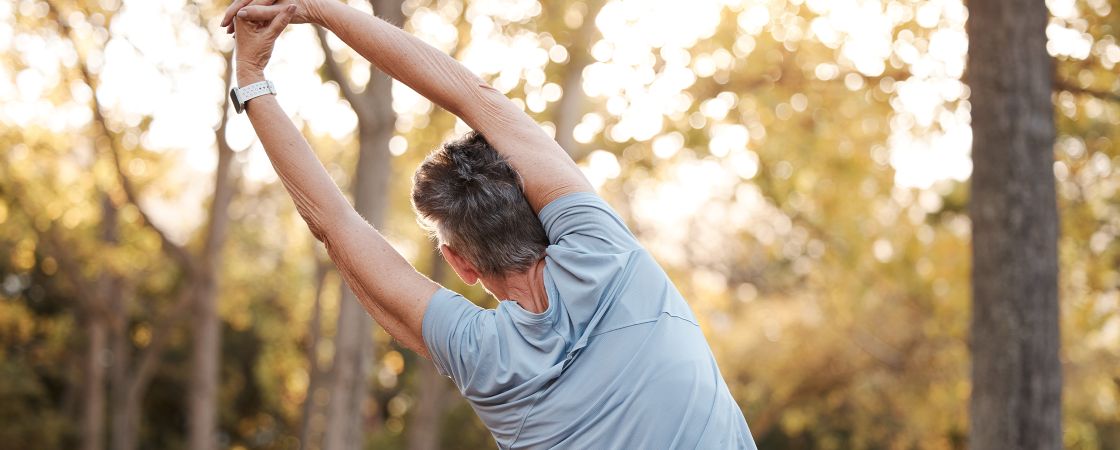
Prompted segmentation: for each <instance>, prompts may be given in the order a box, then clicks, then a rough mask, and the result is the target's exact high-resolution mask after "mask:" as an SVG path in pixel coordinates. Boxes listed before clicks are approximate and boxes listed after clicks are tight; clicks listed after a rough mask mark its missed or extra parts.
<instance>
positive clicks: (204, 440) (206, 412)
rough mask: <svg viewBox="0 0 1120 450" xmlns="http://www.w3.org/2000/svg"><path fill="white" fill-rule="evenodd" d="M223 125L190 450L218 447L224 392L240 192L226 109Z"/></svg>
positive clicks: (200, 291)
mask: <svg viewBox="0 0 1120 450" xmlns="http://www.w3.org/2000/svg"><path fill="white" fill-rule="evenodd" d="M224 56H225V59H226V71H225V80H226V89H227V90H228V89H229V87H230V83H231V81H230V80H231V79H232V75H233V71H232V66H233V61H232V60H231V56H232V55H231V54H230V53H226V54H225V55H224ZM222 111H223V112H222V117H221V122H220V123H219V124H218V128H217V129H216V130H215V132H214V134H215V141H216V142H217V144H218V145H217V147H218V148H217V151H218V166H217V168H216V169H215V170H214V194H213V197H212V199H211V201H210V214H209V219H208V222H207V225H206V235H205V241H204V242H203V246H202V253H201V254H200V255H199V257H198V259H197V261H198V264H197V266H196V267H197V270H195V271H194V272H193V273H195V274H196V276H197V280H196V285H195V289H194V294H195V296H194V300H193V306H194V322H193V325H194V333H193V338H194V344H193V347H192V353H191V373H192V376H191V382H190V393H189V394H188V408H189V429H190V436H189V445H190V448H191V449H192V450H212V449H216V448H218V437H219V436H218V387H219V385H220V383H221V381H220V379H219V375H220V371H221V356H222V353H221V352H222V323H221V318H220V317H218V283H219V278H220V273H221V272H220V270H219V269H220V267H221V252H222V247H223V246H224V245H225V241H226V234H227V231H228V228H229V204H230V202H231V201H232V200H233V195H234V193H235V192H236V190H237V187H236V186H237V178H236V177H234V176H233V175H232V174H231V172H232V167H233V164H234V161H233V149H232V148H230V146H229V143H228V142H227V141H226V133H225V130H226V121H227V119H228V117H227V114H228V108H225V109H223V110H222Z"/></svg>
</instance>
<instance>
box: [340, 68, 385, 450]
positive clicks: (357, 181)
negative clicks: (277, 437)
mask: <svg viewBox="0 0 1120 450" xmlns="http://www.w3.org/2000/svg"><path fill="white" fill-rule="evenodd" d="M381 77H384V75H381ZM383 83H384V84H385V85H388V81H387V80H384V81H383ZM370 90H376V84H375V83H374V82H372V81H371V83H370V86H367V87H366V91H367V92H369V91H370ZM387 91H388V87H387V86H386V88H385V90H384V91H383V92H386V93H385V94H384V95H385V97H386V98H383V99H382V100H381V102H382V104H383V105H384V107H385V108H391V105H392V103H391V102H390V101H389V100H388V99H387V97H388V96H389V94H388V92H387ZM388 115H390V116H392V117H393V119H394V120H387V123H385V124H378V123H372V124H371V123H369V122H365V123H359V125H358V126H359V133H358V134H359V137H360V139H361V142H360V144H359V152H360V153H359V155H358V166H357V169H356V173H355V177H354V207H355V208H356V209H357V211H358V214H361V216H362V217H364V218H365V219H366V220H367V221H369V222H370V223H371V224H372V225H373V226H374V227H375V228H380V227H381V226H382V225H383V224H384V222H385V220H384V216H385V207H386V203H387V195H386V194H388V192H387V191H388V187H389V183H388V181H389V156H390V153H389V139H390V138H391V137H392V135H393V122H394V121H395V115H394V114H392V110H391V109H390V110H389V114H388ZM340 302H341V303H340V304H339V307H338V332H337V334H336V335H335V356H334V366H333V368H332V372H333V377H332V381H334V385H333V386H332V389H331V402H330V404H329V406H328V408H327V431H326V435H325V436H324V439H325V447H324V448H326V449H327V450H343V449H354V448H361V447H362V446H363V433H362V429H363V421H364V418H365V417H366V415H365V409H366V405H367V404H368V399H369V398H368V397H369V393H368V392H367V389H366V388H367V380H368V379H369V375H370V373H371V372H372V367H373V360H374V349H373V340H372V338H371V333H372V330H373V320H372V319H371V318H370V317H369V314H367V313H366V311H365V309H364V308H363V307H362V305H361V304H360V303H358V300H357V298H355V297H354V293H353V292H352V291H351V290H350V288H349V287H345V286H344V288H343V289H342V299H341V300H340Z"/></svg>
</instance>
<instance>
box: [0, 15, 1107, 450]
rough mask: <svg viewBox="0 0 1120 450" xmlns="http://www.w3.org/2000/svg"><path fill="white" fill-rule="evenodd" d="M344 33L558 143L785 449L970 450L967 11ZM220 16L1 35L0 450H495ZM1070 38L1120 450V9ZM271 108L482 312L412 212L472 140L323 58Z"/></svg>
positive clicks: (1091, 335)
mask: <svg viewBox="0 0 1120 450" xmlns="http://www.w3.org/2000/svg"><path fill="white" fill-rule="evenodd" d="M350 4H351V5H353V6H355V7H356V8H359V9H363V10H365V11H371V10H376V11H377V13H378V15H379V16H382V17H384V18H387V19H389V20H391V21H394V22H396V23H398V24H402V25H403V26H404V28H405V29H407V30H409V31H411V32H413V33H415V34H417V35H418V36H419V37H420V38H422V39H423V40H425V41H427V42H429V43H431V44H432V45H434V46H436V47H438V48H439V49H441V50H443V51H446V52H448V53H450V54H452V55H454V56H455V57H456V58H457V59H459V60H461V61H463V62H464V63H465V64H466V65H467V66H469V67H470V68H471V69H472V70H474V71H475V72H476V73H478V74H479V75H480V76H482V77H483V78H484V79H486V80H488V81H489V82H490V83H491V84H492V85H493V86H495V87H496V88H497V89H499V90H500V91H502V92H505V93H507V94H508V95H509V96H511V97H512V98H514V99H515V101H516V102H518V104H519V105H521V106H523V107H524V108H525V110H526V111H527V112H528V113H529V114H530V115H531V116H532V117H533V118H534V119H536V120H538V121H539V122H540V123H541V124H542V126H543V127H545V128H546V129H547V130H549V132H551V133H553V134H554V135H555V136H556V138H557V140H558V141H559V142H560V143H561V144H562V145H563V146H564V148H565V149H566V150H568V151H569V152H570V153H571V154H572V156H573V158H574V159H576V161H577V162H578V163H579V164H580V166H581V167H582V168H583V169H584V171H585V173H586V174H587V176H588V177H589V179H590V180H591V181H592V183H593V184H594V185H595V187H596V188H597V189H598V190H599V192H600V193H601V194H602V195H603V196H604V197H606V198H607V199H608V200H609V201H610V202H611V204H612V205H613V206H614V207H615V208H616V209H617V210H618V211H619V213H620V214H621V215H622V216H623V217H624V218H626V220H627V222H628V223H629V225H630V226H631V228H632V229H633V231H634V232H635V233H636V234H637V235H638V236H639V238H640V239H641V241H642V242H643V243H644V244H645V245H646V246H647V247H648V248H649V250H650V251H651V252H652V253H653V254H654V255H655V256H656V258H657V259H658V260H659V261H660V262H661V263H662V264H663V266H664V268H665V269H666V271H667V272H668V273H669V274H670V275H671V276H672V278H673V280H674V282H675V283H676V284H677V286H678V287H679V289H680V290H681V291H682V293H683V294H684V295H685V297H686V298H687V299H688V300H689V301H690V304H691V306H692V308H693V310H694V311H695V312H696V313H697V316H698V317H699V318H700V321H701V324H702V326H703V329H704V332H705V333H706V335H707V336H708V339H709V341H710V343H711V345H712V348H713V351H714V352H715V354H716V357H717V359H718V361H719V364H720V367H721V369H722V371H723V374H724V377H725V379H726V380H727V382H728V384H729V386H730V388H731V391H732V393H733V394H734V396H735V398H736V399H737V400H738V402H739V404H740V406H741V407H742V409H743V411H744V413H745V415H746V417H747V419H748V422H749V423H750V426H751V428H752V430H753V432H754V434H755V437H756V439H757V440H758V442H759V444H760V448H766V449H780V448H821V449H888V448H889V449H909V448H922V449H950V448H964V447H966V446H967V437H968V427H969V420H968V404H969V403H968V402H969V395H970V372H969V367H970V363H969V347H968V333H969V320H970V301H971V298H970V286H971V284H970V264H971V262H970V220H969V217H968V208H967V204H968V187H969V183H968V180H969V176H970V174H971V168H972V166H971V164H972V162H971V158H970V145H971V140H972V132H971V129H970V114H969V111H970V105H969V101H968V99H969V94H970V93H969V88H968V87H967V86H966V84H965V82H964V79H963V78H962V77H964V76H966V67H965V62H966V52H967V51H968V42H969V39H970V36H967V35H966V32H965V21H966V18H967V17H968V13H967V11H966V7H965V5H963V4H962V3H961V2H960V1H958V0H934V1H929V2H915V1H902V0H892V1H887V2H879V1H863V0H840V1H825V0H789V1H761V0H689V1H680V0H584V1H580V0H575V1H548V2H545V1H539V2H538V1H536V0H405V1H403V2H401V1H400V0H375V1H372V2H366V1H361V0H351V1H350ZM225 7H226V4H225V3H224V2H218V3H212V2H207V1H203V0H199V1H184V0H160V1H155V0H124V1H123V2H122V1H120V0H96V1H95V0H85V1H76V0H51V1H49V2H45V1H37V0H13V1H6V2H0V55H2V56H0V149H2V153H3V159H2V163H0V447H4V448H20V449H49V448H79V447H81V448H88V449H99V448H113V449H120V450H130V449H133V448H160V449H177V448H188V446H189V447H193V448H207V447H206V446H207V445H208V444H206V442H208V441H207V440H206V439H205V438H198V437H197V436H207V435H208V434H207V433H216V436H217V438H216V445H217V446H219V447H222V448H226V447H229V448H297V447H299V446H300V443H301V442H303V443H305V444H306V446H307V448H319V447H320V446H322V445H328V446H333V445H341V446H342V447H347V446H349V448H357V447H364V448H399V449H417V450H419V449H431V448H488V447H493V446H494V442H493V439H492V438H491V437H490V436H489V434H488V432H487V431H486V430H485V429H484V428H483V427H482V425H481V423H480V422H479V421H478V419H477V418H476V417H475V415H474V414H473V412H472V411H471V410H470V408H469V406H468V405H466V404H465V402H464V401H463V400H462V399H461V398H460V397H459V395H458V393H457V392H456V390H455V388H454V387H453V386H452V385H451V384H450V382H449V381H448V380H446V379H444V378H442V377H439V376H438V375H437V374H436V373H434V370H433V369H432V367H431V366H430V364H427V363H426V362H425V361H423V360H421V359H420V358H418V357H417V356H416V355H414V354H412V353H410V352H408V351H406V350H403V349H402V348H400V347H399V346H398V345H397V344H395V343H394V342H392V341H391V340H390V339H389V338H388V336H387V335H386V334H385V333H384V332H383V331H381V330H380V329H379V328H377V327H376V326H374V325H373V324H372V321H370V320H369V318H368V316H366V315H365V313H364V312H363V311H361V309H360V307H358V306H357V305H356V303H355V302H354V301H353V298H352V297H351V296H350V295H349V294H348V293H346V290H345V288H344V287H343V286H342V285H341V282H340V280H339V276H338V274H337V272H335V270H334V269H333V267H332V265H331V264H330V262H329V261H328V260H327V259H326V257H325V254H324V252H323V251H322V249H321V248H320V246H319V245H318V243H317V242H315V241H314V239H313V238H312V236H311V234H310V233H309V232H308V231H307V229H306V227H305V225H304V224H303V222H302V221H301V220H300V218H299V216H298V215H297V213H296V212H295V210H294V208H293V205H292V203H291V201H290V200H289V198H288V197H287V194H286V193H285V192H284V190H283V189H282V187H281V185H280V183H278V182H277V178H276V176H275V174H274V173H273V171H272V168H271V166H270V165H269V163H268V160H267V158H266V157H265V155H264V153H263V150H262V149H261V148H260V146H259V143H257V142H256V140H255V136H254V135H253V132H252V129H251V128H250V126H249V123H248V121H247V119H246V118H245V117H244V116H241V115H236V114H233V113H232V112H231V109H230V108H229V104H228V101H227V96H226V92H227V91H228V88H229V80H230V73H231V72H230V68H229V64H228V63H229V61H230V50H231V48H232V39H231V38H230V37H229V36H227V35H226V34H225V33H224V31H223V30H221V29H220V28H219V26H218V23H219V21H220V17H221V14H222V12H223V10H224V8H225ZM1023 7H1024V8H1032V7H1036V8H1042V7H1043V6H1042V2H1033V3H1030V4H1029V5H1027V4H1025V5H1024V6H1023ZM1045 7H1046V8H1048V9H1049V13H1050V18H1049V24H1048V25H1047V26H1046V27H1045V35H1046V39H1047V43H1046V50H1047V51H1048V53H1049V54H1050V56H1052V58H1053V64H1054V68H1053V80H1054V90H1053V94H1052V99H1053V104H1054V121H1055V125H1056V128H1057V138H1056V141H1055V145H1054V153H1053V156H1054V162H1053V175H1054V177H1055V178H1054V182H1055V183H1056V191H1057V198H1058V211H1059V212H1060V217H1061V228H1060V230H1061V231H1060V238H1059V242H1058V255H1059V266H1060V278H1059V280H1060V283H1059V298H1060V305H1061V309H1060V316H1059V318H1058V320H1060V325H1061V344H1062V348H1061V370H1062V377H1063V381H1064V390H1063V399H1062V400H1063V404H1062V420H1063V429H1064V432H1063V433H1064V445H1065V446H1066V447H1068V448H1071V449H1108V448H1112V449H1115V448H1120V409H1118V408H1120V404H1118V401H1120V274H1118V266H1120V242H1118V241H1117V239H1116V236H1117V234H1120V211H1118V208H1120V197H1118V196H1117V188H1118V187H1120V172H1118V171H1117V166H1120V95H1118V94H1117V93H1118V92H1120V81H1118V76H1117V73H1118V72H1120V68H1118V67H1117V65H1118V64H1120V45H1118V42H1117V37H1116V33H1117V32H1120V13H1118V12H1117V11H1116V9H1117V8H1120V2H1118V1H1115V0H1076V1H1075V0H1048V1H1046V2H1045ZM989 38H991V39H999V38H1000V37H999V36H971V39H973V40H976V39H989ZM1003 70H1006V71H1016V70H1025V69H1023V68H1017V67H1005V68H1003ZM267 75H268V77H269V78H270V79H272V80H274V81H275V82H276V84H277V87H278V90H279V101H280V103H281V104H282V105H283V107H284V108H285V110H286V111H287V112H288V113H289V114H290V115H291V116H292V117H293V119H294V120H295V121H296V123H297V126H298V127H299V128H301V129H302V130H303V132H304V134H305V136H306V137H307V138H308V140H309V141H310V142H311V143H312V147H313V148H314V149H315V150H316V152H317V153H318V155H319V156H320V158H321V159H322V160H323V162H324V164H325V165H326V167H327V168H328V170H329V172H330V173H331V175H332V176H333V177H334V178H335V179H336V181H337V182H338V183H339V185H340V186H341V187H342V188H343V189H344V191H346V192H348V193H352V194H353V196H354V197H355V198H357V200H358V208H359V210H360V211H361V212H362V213H363V214H364V215H365V216H366V217H367V218H368V219H369V220H370V221H371V222H373V223H375V224H376V225H378V227H379V229H380V230H382V232H383V233H384V234H385V235H386V236H387V237H388V239H389V240H390V241H391V242H392V243H393V245H394V246H395V247H396V248H397V249H398V250H400V251H401V252H402V253H403V254H404V255H406V257H407V258H408V259H409V260H410V261H412V262H413V264H414V265H416V267H417V268H418V270H420V271H421V272H424V273H426V274H428V275H429V276H431V277H433V278H435V279H437V280H438V281H441V282H443V283H445V284H447V285H449V286H450V287H452V288H453V289H456V290H458V291H460V292H463V293H465V294H467V295H468V297H470V298H472V299H474V300H476V301H478V302H480V303H482V304H488V303H489V302H490V301H491V300H489V299H487V298H486V295H485V293H484V292H482V291H481V290H480V289H479V288H477V287H467V286H463V285H462V284H461V283H460V282H459V280H458V279H457V278H456V277H455V276H454V274H453V273H452V272H450V271H449V270H447V268H446V267H444V265H443V264H442V262H441V261H440V260H439V259H438V258H436V257H435V256H434V253H433V251H432V245H431V244H430V242H429V241H428V238H427V237H426V236H425V235H424V234H423V232H422V231H421V229H420V228H419V227H418V226H417V225H416V222H415V219H414V216H413V213H412V211H411V209H410V205H409V202H408V192H409V188H410V183H411V174H412V172H413V170H414V168H415V167H416V166H417V165H418V163H419V162H420V160H421V159H422V158H423V157H424V156H425V154H426V153H427V152H428V151H429V150H430V149H432V148H434V147H435V146H437V145H438V143H439V142H441V141H443V140H445V139H447V138H449V137H452V136H455V135H457V134H459V133H462V132H463V131H465V129H466V128H465V127H464V125H463V124H462V123H461V122H458V121H457V120H456V119H455V118H454V117H453V116H451V115H450V114H449V113H447V112H446V111H443V110H440V109H439V108H436V107H433V105H432V104H431V103H430V102H428V101H427V100H425V99H423V98H421V97H419V96H418V95H417V94H416V93H414V92H413V91H411V90H410V89H408V88H407V87H405V86H402V85H400V84H398V83H390V82H388V81H387V80H385V79H384V78H383V76H382V75H380V74H379V73H376V72H373V73H371V71H370V68H369V65H368V64H367V63H366V62H365V61H364V60H362V59H361V58H360V57H358V56H357V55H356V54H355V53H354V52H352V51H350V50H349V49H347V48H346V47H345V46H344V45H342V43H341V42H340V41H339V40H338V39H337V38H335V37H334V36H333V35H329V34H326V33H324V34H319V33H317V30H316V29H315V28H313V27H312V26H310V25H298V26H292V27H290V28H289V30H288V31H287V32H286V33H285V34H284V35H283V36H282V37H281V38H280V40H279V42H278V44H277V47H276V51H275V53H274V58H273V62H272V64H271V66H270V67H269V69H268V72H267ZM359 155H361V156H360V157H359ZM1015 263H1016V262H1015V261H1008V264H1015ZM335 361H338V363H335ZM588 389H595V386H588ZM200 443H201V444H200ZM340 443H342V444H340ZM347 443H348V444H347ZM199 445H202V447H199Z"/></svg>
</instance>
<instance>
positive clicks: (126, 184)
mask: <svg viewBox="0 0 1120 450" xmlns="http://www.w3.org/2000/svg"><path fill="white" fill-rule="evenodd" d="M46 3H47V5H48V6H49V8H50V9H49V11H50V15H51V16H52V17H53V18H54V22H55V24H56V25H57V26H58V27H59V29H60V30H61V31H62V34H63V35H65V36H66V37H67V38H69V39H70V41H71V42H72V43H73V42H77V38H76V37H75V36H74V35H73V29H71V28H70V25H69V24H68V23H66V21H65V20H63V19H62V13H61V11H60V10H59V8H58V6H57V5H55V4H54V2H53V1H51V0H47V2H46ZM74 50H75V52H76V54H77V55H78V64H77V66H78V71H79V72H80V73H81V76H82V80H83V81H84V82H85V83H86V85H87V86H89V88H90V90H91V91H93V92H94V95H93V96H92V100H91V102H92V105H91V108H90V109H91V110H92V112H93V119H94V122H95V123H96V124H97V127H98V129H99V130H100V131H101V134H102V135H104V136H105V137H106V138H107V140H108V141H109V150H110V154H111V156H112V160H113V166H114V168H115V169H116V172H117V178H118V180H119V181H120V184H121V189H122V190H123V191H124V194H125V198H126V199H127V200H128V202H129V203H130V204H132V205H133V206H134V207H136V210H137V212H139V215H140V221H141V223H142V224H143V225H144V226H145V227H147V228H149V229H151V230H152V231H154V232H155V233H156V234H157V235H158V236H159V240H160V244H161V245H160V248H161V249H162V250H163V251H164V253H166V254H167V255H168V256H169V257H171V258H172V259H174V260H175V261H176V262H178V263H179V264H180V266H181V267H182V269H183V270H184V271H186V272H187V273H188V275H189V274H190V273H193V271H194V266H193V264H192V260H191V257H190V254H188V253H187V250H186V249H185V248H183V247H182V246H180V245H178V244H176V243H175V242H174V241H172V240H171V238H169V237H168V235H167V233H166V232H165V231H164V230H163V229H161V228H160V227H159V226H157V225H156V224H155V222H153V221H152V219H151V215H149V214H148V212H147V211H145V210H144V208H143V207H142V206H141V205H140V199H139V196H138V195H137V193H136V189H135V188H134V187H133V185H132V180H130V179H129V178H128V176H127V175H126V174H125V173H124V168H123V167H122V165H121V153H122V150H121V149H120V143H119V141H118V140H117V139H116V133H114V132H113V131H112V130H111V129H110V128H109V124H108V122H107V121H106V119H105V115H104V114H103V113H102V110H101V102H100V101H99V100H97V95H96V92H97V82H96V81H95V80H94V78H93V75H92V74H91V73H90V70H89V66H88V61H87V60H86V58H85V55H83V54H82V52H81V51H78V46H77V45H75V46H74Z"/></svg>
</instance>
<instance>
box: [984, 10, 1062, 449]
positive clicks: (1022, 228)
mask: <svg viewBox="0 0 1120 450" xmlns="http://www.w3.org/2000/svg"><path fill="white" fill-rule="evenodd" d="M1047 19H1048V13H1047V9H1046V5H1045V3H1044V2H1042V1H1035V2H1030V3H1029V4H1026V2H1018V1H1013V0H987V1H973V2H970V3H969V18H968V23H967V25H966V28H967V31H968V35H969V36H970V38H971V39H969V42H970V43H969V45H970V48H969V51H968V73H967V75H966V79H967V82H968V85H969V87H970V88H971V90H972V96H971V104H972V133H973V144H972V161H973V171H972V188H971V191H972V192H971V201H970V204H969V214H970V215H971V218H972V259H973V266H972V296H973V298H972V324H971V336H970V342H969V345H970V347H971V350H972V399H971V404H970V414H971V417H970V432H969V433H970V445H971V447H972V448H975V449H997V448H1000V449H1058V448H1062V423H1061V422H1062V420H1061V419H1062V414H1061V407H1062V401H1061V399H1062V381H1061V380H1062V373H1061V363H1060V361H1059V359H1058V350H1059V334H1058V255H1057V238H1058V212H1057V203H1056V199H1055V191H1054V172H1053V170H1054V169H1053V164H1054V155H1053V146H1054V113H1053V105H1052V104H1051V97H1050V95H1051V89H1052V87H1051V86H1052V68H1051V60H1050V56H1049V55H1048V54H1047V51H1046V32H1045V28H1046V24H1047Z"/></svg>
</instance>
